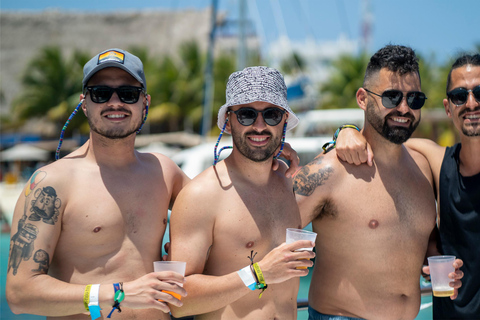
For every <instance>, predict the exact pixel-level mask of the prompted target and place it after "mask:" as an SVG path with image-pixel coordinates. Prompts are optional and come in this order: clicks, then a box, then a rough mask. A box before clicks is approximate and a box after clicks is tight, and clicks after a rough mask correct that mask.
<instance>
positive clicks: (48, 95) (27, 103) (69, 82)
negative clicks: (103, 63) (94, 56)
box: [12, 47, 88, 127]
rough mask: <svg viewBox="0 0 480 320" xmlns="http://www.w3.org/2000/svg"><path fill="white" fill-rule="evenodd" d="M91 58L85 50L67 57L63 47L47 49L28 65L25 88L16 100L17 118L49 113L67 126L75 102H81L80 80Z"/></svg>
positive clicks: (14, 112) (53, 119) (24, 78)
mask: <svg viewBox="0 0 480 320" xmlns="http://www.w3.org/2000/svg"><path fill="white" fill-rule="evenodd" d="M87 61H88V56H87V55H86V54H85V53H81V52H76V53H75V54H74V55H73V57H72V58H71V59H70V60H66V59H64V58H63V56H62V52H61V50H60V48H58V47H45V48H43V49H42V50H41V51H40V54H39V55H38V56H37V57H36V58H34V59H33V60H32V61H31V62H30V63H29V64H28V66H27V68H26V72H25V74H24V75H23V77H22V79H21V82H22V84H23V86H24V88H25V89H24V91H23V92H22V93H21V95H20V97H18V98H16V99H15V100H14V101H13V103H12V105H13V115H14V117H13V118H14V121H17V122H18V123H21V122H22V121H23V120H26V119H29V118H34V117H44V116H45V115H47V116H50V117H47V118H49V119H48V120H50V121H53V122H56V123H57V124H58V125H59V126H60V125H63V122H64V121H65V119H66V116H65V115H66V114H68V113H69V112H71V111H72V110H73V108H74V107H75V106H76V103H75V101H76V102H78V95H79V94H80V93H81V91H82V84H81V82H80V81H79V80H78V79H81V78H82V67H83V65H84V64H85V63H86V62H87ZM72 102H73V103H72ZM77 122H78V121H77ZM74 126H75V124H74V123H72V127H74Z"/></svg>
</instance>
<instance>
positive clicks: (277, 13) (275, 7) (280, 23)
mask: <svg viewBox="0 0 480 320" xmlns="http://www.w3.org/2000/svg"><path fill="white" fill-rule="evenodd" d="M270 5H271V7H272V11H273V17H274V19H275V24H276V25H277V29H278V30H279V32H280V36H281V37H286V38H287V39H288V33H287V26H286V25H285V19H283V15H282V9H281V8H280V4H279V3H278V1H276V0H270Z"/></svg>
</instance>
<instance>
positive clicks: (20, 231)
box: [6, 169, 185, 316]
mask: <svg viewBox="0 0 480 320" xmlns="http://www.w3.org/2000/svg"><path fill="white" fill-rule="evenodd" d="M52 176H53V175H52V174H51V173H50V172H49V171H48V169H45V170H43V169H42V170H40V171H37V172H35V173H34V174H33V176H32V178H31V179H30V181H29V182H28V183H27V185H26V186H25V189H24V190H23V192H22V194H21V195H20V198H19V200H18V202H17V205H16V207H15V212H14V216H13V221H12V226H13V228H12V231H11V241H10V248H11V250H10V256H9V262H8V271H7V284H6V297H7V300H8V303H9V306H10V308H11V310H12V311H13V312H14V313H17V314H18V313H31V314H38V315H45V316H65V315H73V314H79V313H84V312H86V309H85V306H84V292H85V288H86V285H87V284H88V283H85V284H70V283H67V282H64V281H60V280H58V279H55V278H53V277H52V276H50V275H48V271H49V266H50V263H51V261H52V257H53V255H54V253H55V248H56V246H57V242H58V239H59V237H60V234H61V232H62V223H61V221H62V217H63V211H64V210H65V207H66V204H67V195H66V194H67V193H66V192H65V191H64V190H65V188H64V187H65V185H62V182H59V181H56V180H55V179H54V178H52ZM62 180H64V179H62ZM63 183H68V181H67V182H63ZM72 250H75V248H72ZM167 281H176V282H182V281H183V277H182V276H180V275H178V274H172V273H150V274H148V275H145V276H143V277H141V278H139V279H137V280H135V281H131V282H126V283H124V291H125V293H126V297H125V300H124V301H123V302H122V304H121V305H122V306H126V307H130V308H156V309H159V310H162V311H163V312H168V311H169V308H168V306H167V305H166V304H165V303H163V302H158V301H156V299H163V300H165V301H167V302H169V303H172V304H175V305H181V302H180V301H178V300H177V301H175V300H176V299H174V298H173V297H172V296H171V295H168V294H165V293H163V292H161V291H160V290H162V289H168V290H170V291H175V292H177V293H179V294H182V295H184V294H185V291H184V290H183V289H182V288H180V287H178V286H172V285H170V284H168V283H167ZM97 283H101V279H99V281H98V282H97ZM152 287H153V290H152ZM132 293H136V294H134V295H132ZM137 293H138V294H137ZM113 302H114V292H113V284H112V283H109V284H102V285H100V288H99V305H100V307H101V308H102V309H104V310H105V311H106V312H109V311H110V310H111V308H112V305H113ZM107 310H108V311H107ZM105 311H104V312H105Z"/></svg>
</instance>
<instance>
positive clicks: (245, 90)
mask: <svg viewBox="0 0 480 320" xmlns="http://www.w3.org/2000/svg"><path fill="white" fill-rule="evenodd" d="M226 96H227V103H225V104H224V105H223V106H221V107H220V110H218V120H217V125H218V127H219V128H220V130H222V129H223V126H224V125H225V114H226V112H227V110H228V108H229V107H231V106H236V105H239V104H248V103H252V102H255V101H263V102H268V103H271V104H273V105H276V106H279V107H281V108H283V109H285V110H286V111H287V112H288V113H289V116H288V122H287V131H288V130H290V129H293V128H295V126H296V125H297V124H298V118H297V116H296V115H295V113H293V111H292V109H290V107H289V106H288V103H287V86H286V85H285V81H284V79H283V76H282V74H281V73H280V72H278V71H277V70H276V69H273V68H268V67H263V66H261V67H248V68H245V69H243V70H242V71H237V72H234V73H232V74H231V75H230V77H229V78H228V82H227V90H226ZM225 132H227V133H230V132H228V131H227V130H226V129H225Z"/></svg>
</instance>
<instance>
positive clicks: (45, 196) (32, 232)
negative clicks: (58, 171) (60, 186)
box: [7, 171, 62, 275]
mask: <svg viewBox="0 0 480 320" xmlns="http://www.w3.org/2000/svg"><path fill="white" fill-rule="evenodd" d="M46 175H47V174H46V172H44V171H37V172H35V173H34V174H33V175H32V177H31V178H30V180H29V183H28V184H27V186H26V187H25V190H24V196H25V198H26V200H25V207H24V210H23V216H22V217H21V218H20V220H19V221H18V228H17V232H16V233H15V234H14V235H13V236H12V237H11V239H10V256H9V261H8V271H7V273H8V272H9V271H10V269H13V275H16V274H17V270H18V267H19V266H20V263H21V262H22V261H27V260H30V259H31V257H32V254H33V251H34V247H35V246H34V243H35V239H37V236H38V233H39V228H38V226H37V225H38V223H42V222H43V223H46V224H49V225H54V224H55V223H56V222H57V221H58V215H59V208H60V206H61V204H62V201H61V200H60V198H58V196H57V192H56V191H55V189H54V188H53V187H51V186H46V187H39V186H38V184H39V183H40V182H41V181H42V180H43V179H44V178H45V177H46ZM27 214H29V216H28V218H27ZM27 219H28V220H27ZM27 221H31V222H32V223H30V222H27ZM33 260H34V261H35V262H37V263H38V264H39V265H38V268H37V269H35V270H32V271H40V272H45V273H46V272H47V271H48V266H49V261H50V259H49V255H48V253H47V252H46V251H45V250H42V249H40V250H37V251H36V252H35V254H34V258H33Z"/></svg>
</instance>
